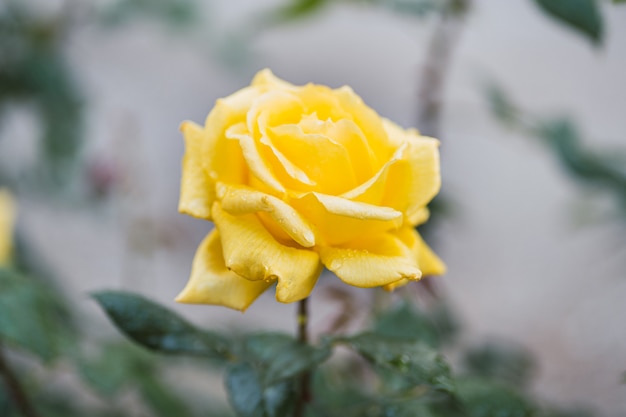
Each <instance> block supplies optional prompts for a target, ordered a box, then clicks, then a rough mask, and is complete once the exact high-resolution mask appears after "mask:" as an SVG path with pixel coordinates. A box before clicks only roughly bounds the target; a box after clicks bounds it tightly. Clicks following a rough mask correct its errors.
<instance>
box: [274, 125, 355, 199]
mask: <svg viewBox="0 0 626 417" xmlns="http://www.w3.org/2000/svg"><path fill="white" fill-rule="evenodd" d="M331 124H333V123H332V122H331ZM331 133H333V132H331ZM270 138H271V139H270ZM268 140H271V142H272V144H273V145H275V147H276V148H277V149H280V151H281V153H282V154H284V155H285V157H286V158H288V159H289V160H291V161H297V164H298V166H299V167H300V168H301V169H302V171H303V172H304V173H305V175H306V176H307V178H310V181H311V182H310V184H311V185H316V187H315V189H316V190H320V191H323V192H325V193H328V194H340V193H341V192H343V191H345V190H348V189H350V188H353V187H354V186H355V185H356V178H355V176H354V171H353V167H352V161H351V159H350V155H349V154H348V151H347V150H346V148H345V147H344V146H343V145H341V144H340V143H338V142H336V141H335V136H330V135H325V134H311V133H309V134H305V133H304V132H303V131H302V128H301V127H300V126H299V125H295V124H287V125H282V126H278V127H275V128H271V129H270V133H269V137H268ZM310 189H311V188H310V187H308V188H307V190H310Z"/></svg>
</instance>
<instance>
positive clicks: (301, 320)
mask: <svg viewBox="0 0 626 417" xmlns="http://www.w3.org/2000/svg"><path fill="white" fill-rule="evenodd" d="M297 318H298V341H299V342H300V343H302V344H307V343H309V334H308V324H309V311H308V298H305V299H304V300H301V301H300V302H299V303H298V315H297ZM299 382H300V383H299V387H298V388H299V389H298V394H297V395H298V398H296V406H295V411H294V417H302V416H304V409H305V407H306V404H307V403H310V402H311V399H312V397H311V373H310V372H305V373H303V374H302V376H301V377H300V381H299Z"/></svg>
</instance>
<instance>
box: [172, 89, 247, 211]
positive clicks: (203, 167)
mask: <svg viewBox="0 0 626 417" xmlns="http://www.w3.org/2000/svg"><path fill="white" fill-rule="evenodd" d="M255 94H256V93H255V92H254V91H253V90H251V89H249V88H248V89H244V90H241V91H240V92H238V93H235V94H233V95H231V96H229V97H227V98H225V99H220V100H217V102H216V104H215V107H214V108H213V110H211V112H210V113H209V115H208V117H207V120H206V123H205V127H204V128H203V127H200V126H198V125H196V124H195V123H192V122H183V123H182V124H181V127H180V129H181V131H182V132H183V135H184V137H185V155H184V157H183V173H182V180H181V194H180V201H179V206H178V209H179V211H180V212H182V213H186V214H189V215H192V216H194V217H199V218H204V219H209V220H210V219H211V212H210V210H211V206H212V204H213V202H214V201H215V190H214V187H215V184H214V181H215V180H216V179H219V180H221V181H228V182H234V183H240V182H243V181H244V180H245V178H247V176H248V169H247V168H246V165H245V162H244V159H243V154H242V150H241V147H240V146H239V144H237V143H236V142H234V141H230V140H227V139H226V137H225V129H226V127H227V126H230V125H232V124H233V123H238V122H240V121H242V120H244V119H245V103H246V102H249V101H250V100H252V98H253V97H254V95H255Z"/></svg>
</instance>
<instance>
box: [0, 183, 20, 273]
mask: <svg viewBox="0 0 626 417" xmlns="http://www.w3.org/2000/svg"><path fill="white" fill-rule="evenodd" d="M16 217H17V209H16V205H15V200H14V199H13V197H12V196H11V194H10V193H9V192H8V191H6V190H4V189H2V188H0V267H1V266H3V265H6V264H7V263H8V262H9V260H10V258H11V251H12V248H13V227H14V224H15V218H16Z"/></svg>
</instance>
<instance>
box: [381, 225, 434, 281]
mask: <svg viewBox="0 0 626 417" xmlns="http://www.w3.org/2000/svg"><path fill="white" fill-rule="evenodd" d="M394 234H395V235H396V236H397V237H398V238H399V239H400V240H401V241H402V242H403V243H404V244H405V245H406V246H407V247H408V248H409V249H410V250H411V252H412V253H413V256H414V257H415V258H416V259H417V264H418V266H419V268H420V270H421V271H422V275H423V276H428V275H443V274H445V273H446V265H445V264H444V263H443V261H442V260H441V259H439V257H438V256H437V255H435V253H434V252H433V251H432V249H431V248H430V247H428V245H427V244H426V242H424V240H423V239H422V237H421V236H420V234H419V233H418V232H417V231H416V230H415V229H413V228H411V227H404V228H402V229H400V230H398V231H397V232H395V233H394ZM409 282H410V281H409V280H407V279H403V280H400V281H396V282H393V283H391V284H388V285H386V286H385V290H387V291H392V290H394V289H395V288H397V287H400V286H402V285H405V284H407V283H409Z"/></svg>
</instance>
